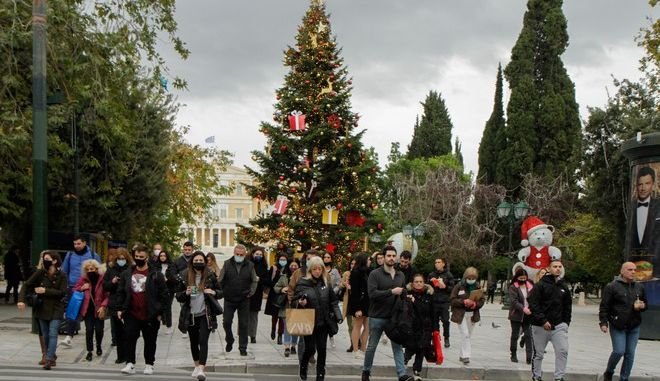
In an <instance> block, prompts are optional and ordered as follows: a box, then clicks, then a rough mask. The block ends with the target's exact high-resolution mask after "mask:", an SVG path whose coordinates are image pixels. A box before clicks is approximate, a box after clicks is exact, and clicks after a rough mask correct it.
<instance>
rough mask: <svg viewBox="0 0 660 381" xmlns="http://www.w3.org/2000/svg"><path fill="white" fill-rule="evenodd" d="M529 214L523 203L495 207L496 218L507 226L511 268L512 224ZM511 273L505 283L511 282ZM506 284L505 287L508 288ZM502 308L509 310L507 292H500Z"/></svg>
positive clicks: (527, 206)
mask: <svg viewBox="0 0 660 381" xmlns="http://www.w3.org/2000/svg"><path fill="white" fill-rule="evenodd" d="M528 213H529V205H528V204H527V203H526V202H524V201H520V202H517V203H515V204H512V203H509V202H506V201H502V202H501V203H500V204H499V205H498V206H497V217H499V218H500V219H502V220H504V221H505V222H506V223H507V224H509V251H508V252H507V257H509V259H510V260H511V267H513V262H514V258H515V257H516V256H515V253H513V243H512V239H513V224H514V223H515V222H516V221H519V220H522V219H524V218H525V217H527V214H528ZM511 275H512V274H511V271H507V277H506V279H507V281H509V280H511ZM508 283H509V282H507V286H508ZM502 304H503V306H502V308H503V309H508V308H509V294H508V293H507V292H504V290H502Z"/></svg>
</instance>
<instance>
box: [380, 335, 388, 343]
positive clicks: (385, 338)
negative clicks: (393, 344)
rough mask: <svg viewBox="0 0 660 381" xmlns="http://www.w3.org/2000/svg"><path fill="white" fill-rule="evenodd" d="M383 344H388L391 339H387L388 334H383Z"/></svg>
mask: <svg viewBox="0 0 660 381" xmlns="http://www.w3.org/2000/svg"><path fill="white" fill-rule="evenodd" d="M380 341H381V342H382V343H383V344H387V343H388V342H389V340H387V336H383V338H382V339H381V340H380Z"/></svg>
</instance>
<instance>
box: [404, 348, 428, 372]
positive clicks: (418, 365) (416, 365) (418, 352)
mask: <svg viewBox="0 0 660 381" xmlns="http://www.w3.org/2000/svg"><path fill="white" fill-rule="evenodd" d="M413 356H415V361H414V362H413V371H416V372H421V371H422V364H423V363H424V349H415V350H412V349H408V348H406V350H405V352H404V359H411V358H412V357H413ZM406 362H407V361H406Z"/></svg>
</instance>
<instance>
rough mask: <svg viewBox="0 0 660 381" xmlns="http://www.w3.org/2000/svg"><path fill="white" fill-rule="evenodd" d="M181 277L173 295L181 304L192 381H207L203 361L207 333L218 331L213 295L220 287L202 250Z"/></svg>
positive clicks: (181, 322) (182, 325)
mask: <svg viewBox="0 0 660 381" xmlns="http://www.w3.org/2000/svg"><path fill="white" fill-rule="evenodd" d="M182 275H184V281H185V288H183V287H181V289H180V290H179V292H177V293H176V300H177V301H179V303H181V314H180V316H179V329H180V330H181V331H182V332H188V338H189V339H190V353H191V354H192V358H193V362H194V363H195V370H193V372H192V377H193V378H194V379H197V380H200V381H203V380H206V374H205V373H204V371H205V370H206V360H207V357H208V352H209V334H210V333H211V332H213V331H214V330H216V329H217V328H218V320H217V318H216V316H218V315H219V314H220V313H221V309H220V304H219V303H218V301H217V298H216V296H217V295H219V293H220V285H219V283H218V279H217V278H216V276H215V273H213V271H211V269H210V268H209V267H208V266H207V264H206V256H205V255H204V253H203V252H201V251H196V252H194V253H193V256H192V259H191V260H190V262H189V263H188V269H187V270H186V271H184V272H183V273H182Z"/></svg>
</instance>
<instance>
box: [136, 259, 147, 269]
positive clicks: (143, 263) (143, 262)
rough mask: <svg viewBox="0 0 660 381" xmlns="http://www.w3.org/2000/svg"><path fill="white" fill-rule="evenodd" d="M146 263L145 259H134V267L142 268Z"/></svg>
mask: <svg viewBox="0 0 660 381" xmlns="http://www.w3.org/2000/svg"><path fill="white" fill-rule="evenodd" d="M146 263H147V260H146V259H137V258H135V265H136V266H137V267H142V266H144V265H145V264H146Z"/></svg>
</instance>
